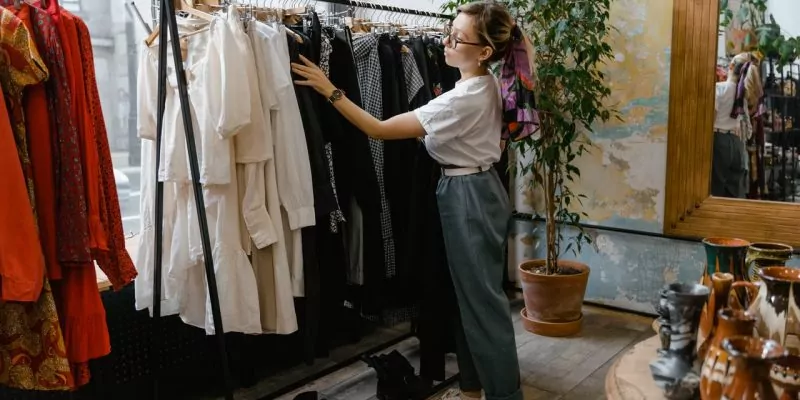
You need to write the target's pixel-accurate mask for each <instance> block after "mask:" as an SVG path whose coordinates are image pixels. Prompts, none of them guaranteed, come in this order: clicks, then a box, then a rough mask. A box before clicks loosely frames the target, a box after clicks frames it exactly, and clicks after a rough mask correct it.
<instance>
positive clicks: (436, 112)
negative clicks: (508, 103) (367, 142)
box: [414, 75, 503, 167]
mask: <svg viewBox="0 0 800 400" xmlns="http://www.w3.org/2000/svg"><path fill="white" fill-rule="evenodd" d="M501 107H502V99H501V96H500V87H499V86H498V84H497V80H496V79H495V78H494V76H492V75H485V76H477V77H474V78H469V79H466V80H463V81H459V82H458V83H456V86H455V88H453V89H452V90H450V91H448V92H446V93H444V94H442V95H441V96H439V97H437V98H435V99H433V100H431V101H430V102H428V104H426V105H424V106H422V107H420V108H418V109H416V110H414V115H416V117H417V119H418V120H419V122H420V123H421V124H422V127H423V128H425V132H426V133H427V135H426V136H425V147H426V148H427V150H428V153H429V154H430V155H431V158H433V159H434V160H436V161H437V162H438V163H439V164H442V165H451V166H457V167H484V166H491V165H492V164H494V163H496V162H497V161H499V160H500V154H501V150H500V135H501V131H502V128H503V125H502V109H501Z"/></svg>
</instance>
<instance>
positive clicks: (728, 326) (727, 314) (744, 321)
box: [700, 308, 756, 400]
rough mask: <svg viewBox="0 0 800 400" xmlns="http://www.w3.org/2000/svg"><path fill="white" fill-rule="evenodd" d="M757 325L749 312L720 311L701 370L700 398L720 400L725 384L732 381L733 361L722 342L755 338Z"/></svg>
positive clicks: (728, 309) (730, 309) (726, 309)
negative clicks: (731, 369) (749, 337)
mask: <svg viewBox="0 0 800 400" xmlns="http://www.w3.org/2000/svg"><path fill="white" fill-rule="evenodd" d="M755 324H756V318H755V317H754V316H753V315H752V314H750V313H748V312H747V311H744V310H734V309H732V308H723V309H721V310H719V312H718V314H717V326H716V328H715V329H714V336H713V337H712V338H711V340H710V341H709V346H708V349H707V351H706V356H705V359H704V361H703V366H702V368H701V370H700V397H701V398H702V399H703V400H720V399H721V398H722V391H723V389H724V386H725V383H726V382H727V381H728V380H729V379H730V376H729V374H728V372H729V371H730V365H731V360H729V359H728V353H726V352H725V350H724V349H723V348H722V342H723V341H724V340H725V339H727V338H729V337H734V336H753V328H754V327H755Z"/></svg>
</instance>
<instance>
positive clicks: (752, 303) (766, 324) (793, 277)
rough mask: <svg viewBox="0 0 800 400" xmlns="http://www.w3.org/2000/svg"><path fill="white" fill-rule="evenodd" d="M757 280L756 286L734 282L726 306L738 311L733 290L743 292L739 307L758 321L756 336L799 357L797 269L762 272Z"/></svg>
mask: <svg viewBox="0 0 800 400" xmlns="http://www.w3.org/2000/svg"><path fill="white" fill-rule="evenodd" d="M758 276H759V278H760V282H757V283H752V282H734V283H733V286H732V289H731V292H730V298H729V304H730V305H731V306H732V307H735V308H736V307H738V306H737V305H736V304H737V303H738V302H739V301H738V300H739V299H735V298H734V296H739V295H738V294H737V292H736V289H737V288H739V287H743V288H745V289H746V294H745V296H744V297H743V298H741V299H742V303H743V304H742V305H743V306H744V307H747V308H748V310H749V311H750V313H752V314H753V315H755V317H756V318H757V319H758V321H757V322H756V332H757V333H758V336H760V337H762V338H764V339H772V340H775V341H776V342H778V343H779V344H780V345H782V346H783V347H784V348H785V349H786V350H787V351H788V352H789V353H791V354H794V355H800V269H795V268H788V267H767V268H761V269H760V270H759V271H758Z"/></svg>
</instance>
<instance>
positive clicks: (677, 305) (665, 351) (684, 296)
mask: <svg viewBox="0 0 800 400" xmlns="http://www.w3.org/2000/svg"><path fill="white" fill-rule="evenodd" d="M708 295H709V290H708V288H707V287H705V286H703V285H700V284H696V283H695V284H682V283H672V284H670V285H667V287H666V288H665V290H664V291H662V296H663V302H662V303H661V304H660V307H659V309H660V312H661V313H662V318H667V317H668V318H669V320H668V321H665V322H668V323H667V324H664V325H662V330H661V332H660V336H661V339H662V348H661V349H660V350H659V351H658V354H657V357H656V359H655V360H654V361H652V362H651V363H650V373H651V374H652V376H653V380H654V381H655V383H656V386H658V387H660V388H662V389H664V390H665V392H673V391H681V390H682V389H684V388H688V387H689V386H691V385H695V386H694V387H693V388H691V390H689V392H695V391H696V389H698V387H697V385H699V377H698V376H697V372H696V371H695V369H696V368H695V364H696V363H695V361H696V359H697V357H696V354H697V353H696V341H697V326H698V324H699V322H700V312H701V310H702V309H703V304H705V302H706V301H707V299H708ZM675 394H676V395H677V392H676V393H675ZM667 397H668V398H676V397H674V396H667ZM679 397H681V398H683V397H682V396H679Z"/></svg>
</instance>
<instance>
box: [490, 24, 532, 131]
mask: <svg viewBox="0 0 800 400" xmlns="http://www.w3.org/2000/svg"><path fill="white" fill-rule="evenodd" d="M512 36H513V44H512V48H511V51H509V52H508V55H507V56H506V58H505V59H504V60H503V61H502V63H501V65H500V70H499V74H500V79H499V80H500V91H501V93H502V96H503V133H502V138H503V140H511V141H519V140H522V139H524V138H526V137H528V136H531V135H532V134H534V133H536V131H537V130H539V115H538V113H537V112H536V103H535V99H534V94H533V86H534V84H533V80H532V74H531V68H532V66H531V64H530V62H529V60H528V49H527V47H526V43H525V41H526V39H525V37H524V36H523V34H522V30H521V29H520V28H519V26H514V30H513V32H512Z"/></svg>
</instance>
